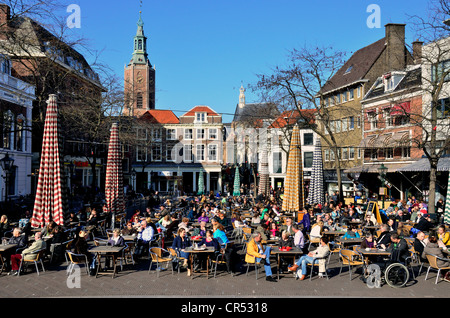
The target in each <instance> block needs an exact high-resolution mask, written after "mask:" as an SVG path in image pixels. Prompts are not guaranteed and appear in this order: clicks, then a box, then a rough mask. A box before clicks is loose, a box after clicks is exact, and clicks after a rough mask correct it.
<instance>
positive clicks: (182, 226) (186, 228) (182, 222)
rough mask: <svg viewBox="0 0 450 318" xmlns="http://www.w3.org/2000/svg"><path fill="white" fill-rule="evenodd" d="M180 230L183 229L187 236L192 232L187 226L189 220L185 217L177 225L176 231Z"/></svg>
mask: <svg viewBox="0 0 450 318" xmlns="http://www.w3.org/2000/svg"><path fill="white" fill-rule="evenodd" d="M180 228H184V229H185V230H186V232H187V233H188V234H189V233H190V232H191V231H192V230H193V228H192V227H191V226H189V219H188V218H187V217H184V218H182V219H181V222H180V223H179V224H178V229H180Z"/></svg>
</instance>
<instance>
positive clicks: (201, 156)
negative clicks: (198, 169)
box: [197, 145, 205, 161]
mask: <svg viewBox="0 0 450 318" xmlns="http://www.w3.org/2000/svg"><path fill="white" fill-rule="evenodd" d="M204 160H205V145H197V161H204Z"/></svg>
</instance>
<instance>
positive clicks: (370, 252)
mask: <svg viewBox="0 0 450 318" xmlns="http://www.w3.org/2000/svg"><path fill="white" fill-rule="evenodd" d="M357 251H358V252H359V253H361V254H362V255H363V256H364V262H365V263H366V265H369V257H371V256H389V255H391V252H388V251H386V250H382V249H379V248H367V249H365V248H358V249H357Z"/></svg>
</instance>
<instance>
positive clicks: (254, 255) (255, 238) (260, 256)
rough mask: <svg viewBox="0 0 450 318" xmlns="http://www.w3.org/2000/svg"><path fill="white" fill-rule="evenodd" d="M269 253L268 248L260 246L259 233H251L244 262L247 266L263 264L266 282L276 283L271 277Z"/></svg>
mask: <svg viewBox="0 0 450 318" xmlns="http://www.w3.org/2000/svg"><path fill="white" fill-rule="evenodd" d="M299 231H300V230H299ZM270 251H271V248H270V246H264V245H262V243H261V233H258V232H256V233H253V234H252V239H251V241H250V242H249V243H248V244H247V250H246V253H245V261H246V262H247V263H249V264H254V263H255V262H259V263H263V264H264V270H265V273H266V281H269V282H276V281H277V280H276V279H275V278H273V277H272V268H271V266H270Z"/></svg>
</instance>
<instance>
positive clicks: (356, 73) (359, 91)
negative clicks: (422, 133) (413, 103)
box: [320, 23, 413, 195]
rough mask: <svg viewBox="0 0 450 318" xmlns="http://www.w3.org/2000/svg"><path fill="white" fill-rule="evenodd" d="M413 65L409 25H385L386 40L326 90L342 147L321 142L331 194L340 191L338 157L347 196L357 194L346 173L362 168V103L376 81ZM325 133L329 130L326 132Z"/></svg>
mask: <svg viewBox="0 0 450 318" xmlns="http://www.w3.org/2000/svg"><path fill="white" fill-rule="evenodd" d="M410 64H413V57H412V54H411V53H410V52H409V51H408V49H407V47H406V45H405V25H404V24H394V23H389V24H386V25H385V37H384V38H382V39H380V40H378V41H376V42H374V43H372V44H369V45H368V46H366V47H363V48H361V49H359V50H357V51H356V52H355V53H353V55H352V56H351V57H350V58H349V59H348V60H347V61H346V62H345V63H344V65H343V66H342V67H341V68H340V69H339V70H338V71H337V72H336V74H334V75H333V76H332V77H331V79H330V80H329V81H328V82H327V83H326V84H325V85H324V86H323V87H322V89H321V91H320V96H321V97H322V98H323V102H324V103H325V105H326V107H327V108H328V109H327V111H328V113H329V118H330V129H331V131H332V133H333V136H334V138H335V139H336V143H337V145H339V149H338V152H337V153H335V152H334V151H333V150H332V149H331V148H327V144H328V143H327V142H326V141H325V140H323V138H322V140H321V143H322V147H323V148H324V151H323V158H324V169H325V182H326V183H327V187H328V191H329V192H331V191H336V190H338V188H337V177H336V176H335V173H336V170H335V169H336V163H335V156H336V155H337V157H338V158H339V161H340V166H341V172H342V173H341V177H342V180H343V191H344V193H343V194H344V195H352V194H353V182H352V180H351V179H349V178H348V177H347V175H346V174H345V173H344V172H343V171H344V170H345V169H349V168H352V167H358V166H362V163H363V156H364V154H363V148H359V145H360V143H361V141H362V138H363V126H364V125H365V122H364V120H365V118H364V117H363V114H362V105H361V101H362V99H363V98H364V96H365V94H366V93H367V92H368V90H369V89H370V88H371V87H372V86H373V84H374V83H375V81H376V80H377V79H378V78H379V76H381V75H382V74H385V73H387V72H392V71H403V70H405V68H406V65H410ZM322 129H323V131H324V133H326V130H325V129H324V127H323V128H322Z"/></svg>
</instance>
